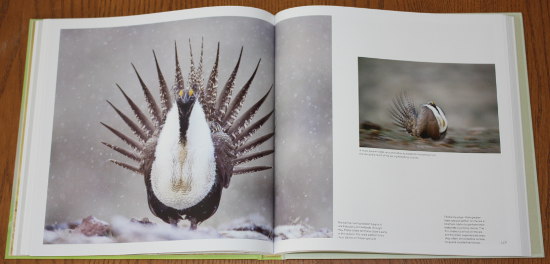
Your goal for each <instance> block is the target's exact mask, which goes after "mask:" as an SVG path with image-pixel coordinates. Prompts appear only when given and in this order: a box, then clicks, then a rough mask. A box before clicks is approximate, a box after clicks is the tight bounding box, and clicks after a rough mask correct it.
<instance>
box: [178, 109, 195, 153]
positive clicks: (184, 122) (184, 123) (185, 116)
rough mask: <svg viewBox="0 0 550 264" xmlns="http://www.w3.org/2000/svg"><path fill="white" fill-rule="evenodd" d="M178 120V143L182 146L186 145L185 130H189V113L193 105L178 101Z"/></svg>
mask: <svg viewBox="0 0 550 264" xmlns="http://www.w3.org/2000/svg"><path fill="white" fill-rule="evenodd" d="M177 104H178V118H179V123H180V142H181V143H182V144H184V145H185V144H186V143H187V130H188V129H189V118H190V117H191V111H192V110H193V105H194V104H193V103H183V102H182V101H181V100H178V102H177Z"/></svg>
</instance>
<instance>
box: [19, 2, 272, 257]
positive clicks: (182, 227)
mask: <svg viewBox="0 0 550 264" xmlns="http://www.w3.org/2000/svg"><path fill="white" fill-rule="evenodd" d="M272 20H273V17H272V16H271V15H270V14H268V13H266V12H264V11H260V10H257V9H252V8H235V7H223V8H204V9H194V10H184V11H176V12H168V13H162V14H152V15H142V16H133V17H118V18H105V19H74V20H73V19H65V20H45V21H43V22H40V23H41V27H42V29H43V30H42V31H41V35H40V36H41V39H40V41H39V42H38V43H40V50H42V51H47V53H46V52H43V53H40V54H37V56H39V57H40V61H39V64H38V66H36V72H33V75H36V78H37V81H36V85H35V86H33V87H31V90H30V93H31V94H33V97H35V98H39V100H37V101H36V102H35V104H34V105H33V109H34V112H33V113H31V115H32V120H35V121H36V122H33V123H32V129H31V132H30V133H29V134H27V135H26V138H27V139H29V140H30V139H32V140H33V141H34V144H32V145H30V150H29V152H30V153H32V155H31V157H30V158H29V159H28V160H27V161H26V162H25V163H24V164H23V166H27V167H28V175H32V177H28V178H29V179H28V181H29V182H32V184H28V186H27V189H26V190H25V193H26V194H25V195H26V199H25V202H26V204H25V212H24V214H23V217H24V220H23V224H22V225H21V226H17V228H18V229H20V230H23V231H22V232H23V234H22V239H21V243H19V244H20V245H21V249H20V250H19V251H18V252H19V253H20V254H21V255H33V256H69V255H118V254H148V253H194V252H210V253H215V252H217V253H239V252H240V253H247V252H251V253H268V254H269V253H271V252H272V237H273V224H272V219H273V207H272V206H273V193H272V191H273V129H274V126H273V120H274V119H273V117H272V113H273V110H274V109H273V107H274V106H273V95H274V93H273V91H272V86H273V85H274V43H275V39H274V37H275V35H274V33H275V32H274V26H273V23H272ZM34 95H35V96H34ZM38 141H39V143H36V142H38Z"/></svg>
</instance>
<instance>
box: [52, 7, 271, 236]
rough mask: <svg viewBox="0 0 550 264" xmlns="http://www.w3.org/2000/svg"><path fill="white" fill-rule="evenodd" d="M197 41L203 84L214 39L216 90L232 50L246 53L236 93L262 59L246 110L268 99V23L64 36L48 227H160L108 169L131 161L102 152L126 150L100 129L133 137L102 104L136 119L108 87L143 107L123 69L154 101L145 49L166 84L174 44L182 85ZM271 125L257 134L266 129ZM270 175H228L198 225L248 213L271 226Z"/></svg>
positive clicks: (135, 181)
mask: <svg viewBox="0 0 550 264" xmlns="http://www.w3.org/2000/svg"><path fill="white" fill-rule="evenodd" d="M202 37H204V65H205V78H208V75H209V74H210V70H211V67H212V65H213V62H214V58H215V54H216V45H217V43H218V41H219V42H220V67H219V82H220V86H222V85H223V84H224V83H225V81H226V80H227V77H228V76H229V74H230V72H231V71H232V69H233V67H234V65H235V63H236V62H237V58H238V55H239V50H240V48H241V46H244V53H243V57H242V62H241V66H240V69H239V73H238V74H237V80H236V87H237V88H236V89H240V88H241V87H242V85H243V84H244V83H245V82H246V81H247V79H248V77H250V75H251V74H252V72H253V70H254V67H255V66H256V63H257V62H258V60H259V59H260V58H261V59H262V62H261V64H260V67H259V70H258V73H257V75H256V78H255V79H254V82H253V84H252V87H251V89H250V92H249V94H248V96H247V98H246V101H245V105H244V107H243V109H246V107H247V106H251V105H252V104H253V103H255V102H256V100H257V99H259V98H261V97H262V96H263V95H264V94H265V92H267V90H268V89H269V87H270V86H271V85H272V84H273V82H274V76H273V74H274V43H275V40H274V27H273V25H271V24H270V23H268V22H265V21H263V20H258V19H252V18H242V17H217V18H205V19H193V20H182V21H175V22H168V23H158V24H151V25H140V26H130V27H117V28H103V29H74V30H73V29H71V30H63V31H62V33H61V44H60V45H61V46H60V53H59V68H58V76H57V90H56V101H55V116H54V130H53V139H52V152H51V167H50V176H49V177H50V178H49V185H48V200H47V212H46V219H45V222H46V224H53V223H56V222H65V221H73V220H79V219H82V218H84V217H86V216H88V215H93V216H95V217H98V218H99V219H102V220H106V221H110V220H111V218H112V217H113V216H115V215H121V216H124V217H127V218H130V217H135V218H139V219H141V218H143V217H148V218H149V219H150V220H151V221H154V222H161V220H160V219H158V218H156V217H155V216H153V215H152V214H151V212H150V211H149V208H148V205H147V199H146V192H145V184H144V182H143V177H142V176H141V175H137V174H133V173H131V172H130V171H128V170H125V169H123V168H121V167H118V166H116V165H114V164H112V163H110V162H108V159H110V158H115V159H119V160H125V161H129V160H128V159H126V158H125V157H123V156H122V155H120V154H118V153H115V152H114V151H112V150H110V149H108V148H107V147H105V146H103V145H102V144H101V143H100V142H101V141H106V142H109V143H114V144H116V145H119V146H124V147H126V145H125V144H124V143H123V142H122V141H121V140H119V139H118V138H117V137H116V136H114V135H113V134H112V133H111V132H109V131H107V129H105V128H104V127H102V126H101V125H100V124H99V122H100V121H102V122H105V123H107V124H109V125H111V126H113V127H115V128H117V129H119V130H121V131H125V132H127V133H130V130H129V129H128V128H127V127H126V125H125V124H124V123H123V121H122V120H121V119H120V118H119V117H118V116H117V115H116V114H115V112H114V110H113V109H111V108H110V106H109V105H108V104H107V103H106V101H105V100H107V99H108V100H110V101H111V102H112V103H113V104H114V105H115V106H117V107H119V109H121V110H122V111H123V112H125V113H127V114H128V115H129V116H131V117H133V115H132V112H131V110H130V107H129V106H128V104H127V103H126V102H125V100H124V97H123V96H122V95H121V94H120V92H119V91H118V90H117V89H116V88H115V83H118V84H120V85H121V87H123V88H124V89H125V91H126V93H127V94H128V95H129V96H130V97H131V98H132V99H134V100H135V101H136V103H139V104H141V105H144V100H143V93H142V91H141V88H140V86H139V82H138V79H137V77H136V75H135V73H134V72H133V70H132V67H131V65H130V63H134V64H135V66H136V68H137V69H138V71H139V72H140V73H141V76H142V78H143V79H144V81H145V82H146V83H147V84H148V86H149V88H150V89H151V91H152V93H153V94H154V96H155V97H156V98H157V99H158V80H157V73H156V68H155V63H154V59H153V53H152V50H155V52H156V54H157V57H158V60H159V64H160V67H161V69H162V71H163V73H164V76H165V78H166V81H167V83H168V85H169V86H171V85H172V84H173V82H174V70H175V64H174V61H175V56H174V41H177V44H178V54H179V59H180V64H181V65H182V69H183V70H184V78H185V79H187V74H188V72H189V64H190V62H189V45H188V40H189V39H191V42H192V45H193V52H194V58H195V63H198V58H199V54H200V44H201V38H202ZM218 88H219V89H221V87H218ZM272 95H273V93H272ZM272 109H273V98H272V97H270V98H269V99H268V100H267V101H266V102H265V103H264V105H263V107H262V108H261V110H260V111H259V112H258V114H257V115H256V118H255V119H259V118H260V117H262V116H263V115H265V114H267V113H268V112H269V111H271V110H272ZM271 121H273V120H271ZM271 121H270V122H268V123H267V125H265V126H264V127H262V129H261V130H260V131H259V132H258V133H257V134H256V136H259V135H264V134H266V133H269V131H272V130H273V129H274V128H273V122H271ZM253 138H254V137H253ZM253 138H252V139H253ZM272 146H273V144H272V142H268V143H264V145H263V146H262V147H261V148H260V150H265V149H270V148H272ZM130 162H131V161H130ZM255 163H256V164H260V163H261V164H265V165H270V166H271V165H272V163H273V157H272V156H268V157H264V158H262V159H259V160H257V161H255ZM272 173H273V171H272V170H268V171H263V172H259V173H256V174H244V175H237V176H235V177H234V178H233V179H232V180H231V185H230V187H229V188H228V189H225V190H224V193H223V194H222V200H221V204H220V207H219V209H218V211H217V212H216V214H215V215H214V216H213V217H212V218H210V219H208V220H207V221H205V222H204V223H203V224H202V225H203V226H205V225H206V226H213V227H216V226H218V225H219V224H221V223H224V222H226V221H231V220H233V219H235V218H239V217H245V216H248V215H249V214H261V216H263V217H265V218H266V219H267V220H268V221H269V222H270V221H271V220H272V219H273V215H272V212H273V208H272V205H273V197H272V190H273V177H272V176H273V175H272Z"/></svg>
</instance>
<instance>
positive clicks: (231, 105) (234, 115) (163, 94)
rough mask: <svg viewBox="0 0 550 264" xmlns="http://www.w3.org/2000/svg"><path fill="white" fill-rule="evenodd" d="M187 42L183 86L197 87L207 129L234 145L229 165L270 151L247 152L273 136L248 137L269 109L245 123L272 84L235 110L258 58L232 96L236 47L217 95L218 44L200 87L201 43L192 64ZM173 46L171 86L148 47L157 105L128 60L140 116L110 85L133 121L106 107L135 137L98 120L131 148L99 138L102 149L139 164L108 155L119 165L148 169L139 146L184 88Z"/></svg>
mask: <svg viewBox="0 0 550 264" xmlns="http://www.w3.org/2000/svg"><path fill="white" fill-rule="evenodd" d="M189 45H190V63H191V67H190V72H189V79H188V82H189V83H188V84H189V87H194V86H195V87H197V89H198V90H199V91H198V94H199V101H200V102H201V104H202V105H203V108H204V111H205V114H206V118H207V120H208V122H209V123H210V128H211V130H212V131H213V132H214V130H215V131H219V132H223V133H225V134H227V135H229V136H230V137H231V139H232V145H233V148H234V149H235V156H234V158H233V160H232V162H231V164H233V166H237V165H240V164H244V163H247V162H250V161H252V160H255V159H258V158H261V157H264V156H268V155H271V154H272V153H273V150H264V151H259V152H254V153H250V152H252V151H253V150H254V149H256V148H257V147H259V146H260V145H262V144H263V143H265V142H267V141H268V140H269V139H271V138H272V137H273V135H274V134H273V133H269V134H266V135H263V136H260V137H258V138H256V139H255V140H253V141H250V142H249V139H250V138H251V137H252V136H253V135H254V134H255V133H256V132H257V131H258V130H259V129H260V128H261V127H262V126H263V125H264V124H265V123H266V122H267V121H268V120H269V119H270V117H271V116H272V115H273V111H271V112H270V113H268V114H266V115H264V116H263V117H261V118H260V119H258V120H257V121H256V122H254V123H252V124H251V122H252V121H253V119H254V116H255V114H256V113H257V112H258V110H259V109H260V107H261V106H262V105H263V103H264V102H265V100H266V98H267V96H268V95H269V94H270V92H271V90H272V89H273V86H271V88H270V89H269V90H268V91H267V92H266V94H265V95H264V96H263V97H261V98H260V99H258V100H257V101H256V103H254V104H253V105H252V106H251V107H250V108H248V109H246V110H245V111H244V112H243V113H242V114H240V112H241V110H242V109H241V108H242V105H243V104H244V100H245V98H246V95H247V94H248V92H249V89H250V86H251V84H252V81H253V80H254V77H255V76H256V72H257V70H258V67H259V65H260V61H261V60H260V61H258V64H257V65H256V68H255V69H254V72H253V73H252V74H251V76H250V77H249V79H248V81H247V82H246V83H245V85H244V86H243V87H242V88H241V89H240V90H239V91H238V92H237V95H236V96H235V98H232V94H233V90H234V88H235V79H236V75H237V72H238V70H239V66H240V62H241V58H242V54H243V48H242V47H241V51H240V53H239V57H238V60H237V63H236V65H235V67H234V69H233V71H232V73H231V75H230V76H229V77H228V79H227V81H226V83H225V85H224V87H223V89H222V91H221V92H220V94H219V96H218V94H217V87H218V64H219V56H220V44H219V43H218V47H217V51H216V59H215V62H214V65H213V67H212V70H211V73H210V76H209V78H208V82H207V84H206V87H204V77H203V43H202V42H201V51H200V59H199V65H198V67H195V65H194V61H193V57H192V50H191V43H190V41H189ZM174 50H175V64H176V72H175V81H174V85H173V86H172V88H171V91H170V90H169V89H168V86H167V84H166V81H165V78H164V76H163V75H162V71H161V69H160V66H159V63H158V60H157V57H156V54H155V52H154V51H153V57H154V61H155V66H156V70H157V75H158V81H159V94H160V96H159V97H160V104H159V103H157V101H156V100H155V98H154V97H153V96H152V94H151V92H150V90H149V88H148V87H147V85H146V84H145V82H144V81H143V79H142V78H141V76H140V74H139V72H138V71H137V69H136V67H135V66H134V65H133V64H132V67H133V69H134V71H135V73H136V76H137V78H138V81H139V83H140V86H141V88H142V92H143V94H144V97H145V102H146V108H145V109H146V112H147V113H148V115H146V114H145V113H144V111H143V110H142V109H140V107H138V106H137V105H136V103H135V102H134V101H133V100H132V99H131V98H130V97H128V95H127V94H126V93H125V92H124V90H123V89H122V88H121V87H120V86H119V85H118V84H117V85H116V86H117V88H118V89H119V90H120V92H121V93H122V95H123V96H124V98H125V99H126V101H127V103H128V105H129V106H130V108H131V109H132V112H133V114H134V115H135V118H136V119H137V124H136V123H134V121H132V120H131V119H130V118H129V117H128V116H127V115H125V114H124V113H123V112H122V111H120V110H119V109H118V108H117V107H115V106H114V105H113V104H111V103H110V102H109V101H108V103H109V105H111V107H112V108H113V109H114V110H115V112H116V114H117V115H118V116H119V117H120V118H122V120H123V121H124V123H125V124H126V125H127V126H128V127H129V128H130V129H131V131H132V133H133V134H134V136H135V137H137V138H138V141H135V140H133V139H132V138H131V137H130V136H128V135H125V134H124V133H122V132H120V131H118V130H116V129H114V128H112V127H111V126H109V125H107V124H104V123H101V124H102V125H103V126H105V127H106V128H107V129H108V130H109V131H111V132H112V133H113V134H115V135H116V136H117V137H119V138H120V139H122V141H123V142H125V143H126V144H127V145H129V146H130V147H131V148H132V150H133V151H130V150H126V149H124V148H122V147H119V146H115V145H112V144H109V143H106V142H102V143H103V144H104V145H105V146H107V147H108V148H110V149H112V150H114V151H116V152H118V153H120V154H122V155H124V156H126V157H127V158H129V159H131V160H134V161H136V162H138V164H139V167H135V166H132V165H130V164H127V163H125V162H121V161H118V160H114V159H112V160H110V161H111V162H112V163H114V164H116V165H118V166H121V167H123V168H125V169H128V170H130V171H133V172H136V173H138V174H144V173H145V172H146V171H148V168H144V164H151V163H150V162H146V159H148V158H152V157H143V155H142V151H143V150H144V149H145V147H146V144H148V142H151V139H153V137H156V136H158V133H157V132H158V131H159V130H160V129H161V128H162V125H163V124H164V121H165V119H166V115H167V113H168V111H169V110H170V108H171V107H172V105H173V103H172V96H176V94H177V93H178V92H179V91H180V90H183V89H185V88H186V87H185V82H184V79H183V74H182V70H181V67H180V64H179V59H178V52H177V45H176V43H174ZM189 87H188V88H189ZM159 105H160V106H159ZM153 142H154V141H153ZM268 169H271V167H269V166H253V167H234V169H233V171H232V172H233V175H237V174H245V173H252V172H258V171H263V170H268ZM226 187H227V186H226Z"/></svg>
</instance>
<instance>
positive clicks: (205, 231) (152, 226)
mask: <svg viewBox="0 0 550 264" xmlns="http://www.w3.org/2000/svg"><path fill="white" fill-rule="evenodd" d="M272 237H273V230H272V228H271V226H270V225H269V223H268V222H267V221H266V220H265V219H264V218H263V217H262V216H260V215H250V216H248V217H243V218H239V219H235V220H233V221H232V222H230V223H227V224H224V225H220V226H219V227H218V228H217V229H216V228H213V227H208V226H201V225H199V226H198V227H197V229H196V230H190V229H189V226H188V225H187V224H186V223H182V224H180V226H178V227H174V226H172V225H169V224H166V223H164V222H161V223H152V222H150V221H149V220H148V219H146V218H144V219H142V220H136V219H128V218H125V217H121V216H117V217H114V218H113V219H112V220H111V222H110V223H108V222H105V221H102V220H99V219H97V218H95V217H93V216H89V217H86V218H84V219H82V220H81V221H76V222H68V223H60V224H55V225H48V226H46V227H45V230H44V243H45V244H91V243H116V242H145V241H163V240H188V239H207V238H221V239H223V238H239V239H257V240H271V239H272Z"/></svg>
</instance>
